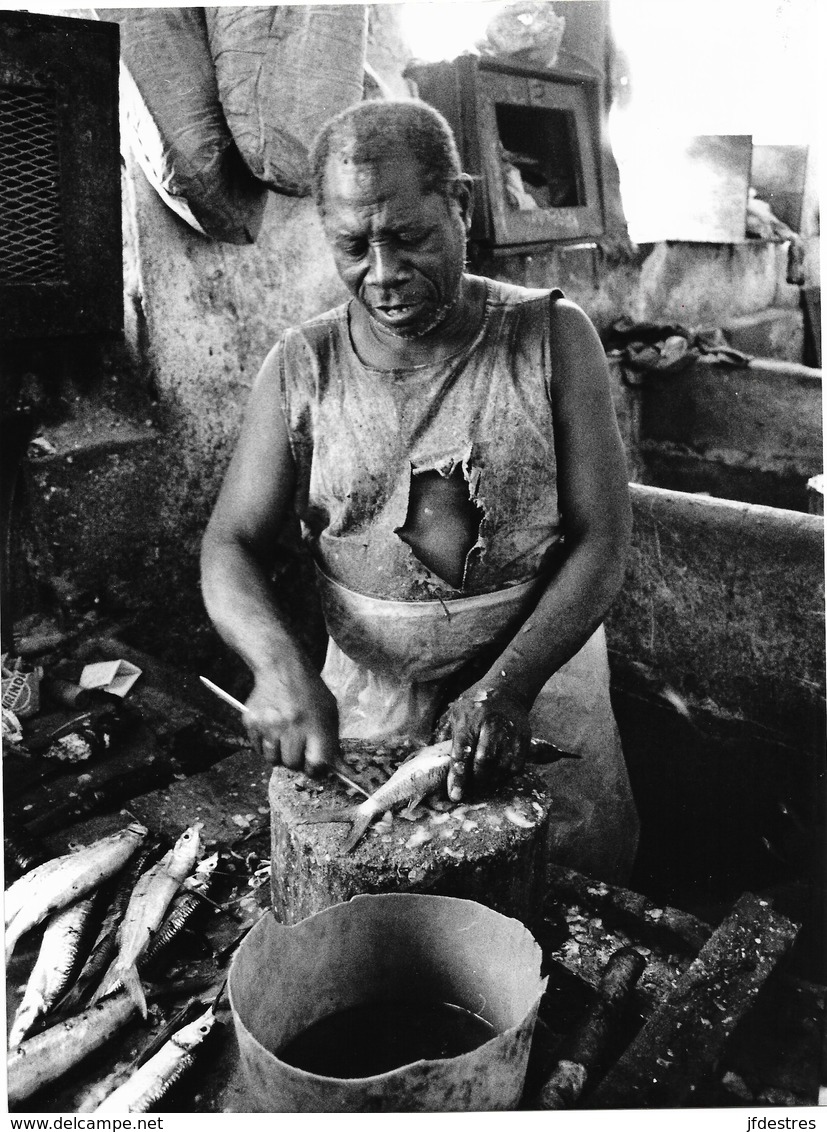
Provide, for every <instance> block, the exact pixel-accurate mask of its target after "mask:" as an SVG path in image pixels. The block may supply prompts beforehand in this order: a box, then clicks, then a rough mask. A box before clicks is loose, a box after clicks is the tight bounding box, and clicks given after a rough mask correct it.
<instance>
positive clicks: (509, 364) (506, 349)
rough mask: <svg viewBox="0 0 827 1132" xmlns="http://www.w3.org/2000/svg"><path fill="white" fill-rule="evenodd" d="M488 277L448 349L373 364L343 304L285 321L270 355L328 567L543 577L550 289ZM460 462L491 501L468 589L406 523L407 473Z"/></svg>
mask: <svg viewBox="0 0 827 1132" xmlns="http://www.w3.org/2000/svg"><path fill="white" fill-rule="evenodd" d="M483 283H484V286H485V287H486V290H487V300H486V305H485V315H484V319H483V324H482V326H481V328H480V330H479V332H478V334H477V335H476V337H475V339H474V340H473V341H472V342H471V344H470V345H468V346H467V347H466V348H464V349H463V350H461V351H460V352H458V353H456V354H454V355H452V356H451V357H449V358H447V359H444V360H442V361H440V362H437V363H434V364H427V365H420V366H416V367H413V368H407V369H394V370H377V369H373V368H371V367H369V366H366V365H364V364H363V363H362V362H361V361H360V360H359V358H358V357H357V355H356V353H355V351H354V349H353V346H352V344H351V339H350V332H349V321H348V304H345V305H343V306H340V307H337V308H335V309H334V310H332V311H329V312H327V313H326V314H323V315H320V316H318V317H317V318H315V319H312V320H311V321H310V322H308V323H305V324H304V325H303V326H301V327H298V328H296V329H293V330H288V331H287V332H286V333H285V335H284V337H283V338H282V340H281V341H280V342H279V344H278V345H277V346H276V347H275V348H274V350H273V351H272V352H271V354H270V357H269V358H268V359H267V362H266V363H265V364H266V365H267V366H276V367H277V370H278V379H279V387H280V390H281V398H282V405H283V410H284V416H285V420H286V423H287V428H288V432H289V436H290V444H291V449H292V455H293V460H294V464H295V499H294V506H295V510H296V513H297V514H298V517H299V519H300V520H301V523H302V528H303V532H304V534H305V537H306V538H307V539H308V541H309V543H310V545H311V548H312V551H313V554H314V557H315V559H316V562H317V564H318V565H319V567H320V568H321V570H322V571H323V572H324V573H325V574H326V575H327V576H328V577H330V578H332V579H333V580H334V581H337V582H339V583H341V584H342V585H344V586H346V587H348V588H350V589H352V590H354V591H356V592H358V593H361V594H365V595H368V596H373V597H378V598H384V599H390V600H397V601H422V600H433V599H440V598H445V599H449V598H457V597H459V596H469V595H475V594H484V593H490V592H492V591H495V590H499V589H503V588H504V587H508V586H513V585H517V584H519V583H521V582H524V581H526V580H528V579H531V578H534V577H536V576H537V575H538V574H539V573H541V571H542V569H543V564H544V562H545V560H546V557H547V556H548V554H549V552H550V550H551V549H552V547H553V546H554V545H555V544H556V543H557V542H559V541H560V537H561V524H560V515H559V512H558V503H557V475H556V464H555V456H554V435H553V415H552V402H551V397H550V394H549V386H548V375H549V373H550V370H551V358H550V343H549V302H550V296H549V292H547V291H538V290H528V289H526V288H522V287H516V286H512V285H510V284H505V283H499V282H495V281H493V280H488V279H486V280H484V281H483ZM556 294H557V295H559V292H556ZM457 467H461V468H462V471H463V474H464V476H465V479H466V481H467V483H468V489H469V494H470V498H471V500H472V501H473V502H474V503H476V504H477V506H478V508H479V510H480V513H481V522H480V527H479V534H478V538H477V541H476V543H475V544H474V545H473V547H472V548H471V550H470V551H469V553H468V555H467V558H466V561H465V570H464V575H463V579H462V583H461V587H460V588H459V589H456V588H454V587H452V586H451V585H450V584H449V583H448V582H447V581H445V580H444V579H442V578H440V577H439V576H437V575H436V574H435V573H433V572H432V571H431V570H430V569H428V567H426V566H425V565H424V564H423V563H422V562H420V561H419V559H418V558H417V557H416V555H415V554H414V552H413V550H412V549H411V547H410V546H409V545H408V544H407V543H406V542H405V541H404V540H403V539H402V538H400V536H399V534H398V532H399V530H400V529H401V528H403V526H404V524H405V521H406V516H407V513H408V503H409V493H410V486H411V477H412V476H413V475H416V473H417V472H425V471H438V472H441V473H442V474H443V475H449V474H450V473H451V472H452V471H453V470H454V469H456V468H457Z"/></svg>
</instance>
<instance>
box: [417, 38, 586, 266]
mask: <svg viewBox="0 0 827 1132" xmlns="http://www.w3.org/2000/svg"><path fill="white" fill-rule="evenodd" d="M406 73H407V74H408V75H409V76H410V77H411V78H413V79H414V80H415V82H416V84H417V86H418V89H419V94H420V97H421V98H423V99H424V100H425V101H426V102H429V103H431V105H432V106H435V107H436V108H437V109H438V110H440V111H441V112H442V113H443V114H444V115H445V117H446V118H447V120H448V122H449V123H450V125H451V127H452V129H453V131H454V134H455V136H456V139H457V144H458V146H459V148H460V155H461V157H462V161H463V165H464V168H465V170H466V172H468V173H470V174H472V175H473V176H474V177H475V178H477V193H476V201H475V210H474V218H473V221H472V227H471V238H472V239H474V240H478V241H480V242H482V243H485V244H488V245H490V246H492V247H493V248H495V249H496V248H498V247H504V248H505V247H507V248H510V249H512V250H513V249H516V248H518V247H521V246H526V245H527V246H533V245H537V244H546V243H572V242H582V241H584V240H594V239H597V238H598V237H600V236H601V235H602V234H603V233H604V231H605V217H604V204H603V186H602V176H601V171H600V129H601V118H600V84H599V82H598V81H597V80H596V79H591V78H588V77H586V76H580V75H570V74H565V73H563V72H559V71H553V70H534V69H531V68H527V67H523V66H519V65H516V64H511V63H503V62H500V61H499V60H495V59H487V58H483V57H480V56H476V55H463V56H460V57H459V58H457V59H454V60H453V61H452V62H448V63H433V64H422V65H413V66H411V67H409V68H408V71H407V72H406ZM513 169H516V170H517V171H518V173H519V177H518V178H516V179H515V180H516V185H517V191H518V192H519V190H520V185H521V183H522V187H523V188H524V190H525V196H524V197H523V199H524V201H525V205H524V206H523V207H520V206H519V205H517V204H515V195H514V192H513V187H512V188H510V186H509V183H508V179H509V178H510V177H513V173H512V170H513ZM532 182H533V183H532ZM526 205H527V206H526Z"/></svg>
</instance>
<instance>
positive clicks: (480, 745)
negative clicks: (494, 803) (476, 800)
mask: <svg viewBox="0 0 827 1132" xmlns="http://www.w3.org/2000/svg"><path fill="white" fill-rule="evenodd" d="M507 742H508V728H507V726H506V724H505V723H503V721H502V720H500V719H486V721H485V722H484V723H483V725H482V727H481V728H480V737H479V739H478V740H477V750H476V754H475V755H474V785H475V786H476V787H478V788H479V789H481V790H482V789H484V788H485V787H486V786H487V785H488V784H489V783H490V782H491V780H492V779H493V777H494V771H495V770H496V768H497V767H498V766H499V764H500V759H501V752H502V751H503V750H505V747H506V744H507Z"/></svg>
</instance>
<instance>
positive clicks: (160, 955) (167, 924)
mask: <svg viewBox="0 0 827 1132" xmlns="http://www.w3.org/2000/svg"><path fill="white" fill-rule="evenodd" d="M217 865H218V854H217V853H213V855H212V856H211V857H206V858H205V859H204V860H203V861H202V862H201V864H200V865H199V866H198V868H197V869H196V870H195V872H194V873H193V874H192V876H191V877H187V879H186V880H185V881H184V883H183V884H182V886H181V888H182V889H183V891H182V892H179V893H178V894H177V895H176V896H175V898H174V899H173V901H172V903H171V904H170V906H169V911H168V912H167V915H166V917H165V919H164V922H163V923H162V924H161V926H160V928H159V929H158V931H157V932H156V933H155V935H154V936H153V937H152V942H151V943H150V944H149V946H148V947H147V949H146V951H145V952H144V954H143V955H142V956H141V958H140V959H139V960H138V970H139V971H141V972H143V971H150V970H152V968H153V967H156V968H157V967H158V965H159V963H160V962H161V961H162V960H163V959H164V958H165V957H166V955H167V953H168V952H169V950H170V948H171V947H172V946H173V944H174V943H175V941H176V940H177V939H178V938H179V937H180V936H181V933H182V932H183V931H184V929H185V928H188V927H191V926H192V924H193V923H194V921H195V918H196V917H197V916H198V915H199V914H201V913H202V912H203V911H204V909H205V908H208V907H209V904H208V902H207V901H206V900H205V899H204V897H205V896H206V895H207V894H208V892H209V890H210V886H211V884H212V879H213V874H214V873H215V869H216V866H217Z"/></svg>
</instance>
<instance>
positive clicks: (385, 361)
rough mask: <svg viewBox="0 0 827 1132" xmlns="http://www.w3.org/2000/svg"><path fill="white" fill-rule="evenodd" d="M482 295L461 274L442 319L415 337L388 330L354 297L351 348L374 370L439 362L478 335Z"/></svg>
mask: <svg viewBox="0 0 827 1132" xmlns="http://www.w3.org/2000/svg"><path fill="white" fill-rule="evenodd" d="M485 297H486V291H485V286H484V284H483V283H482V282H481V281H479V280H477V279H474V278H471V277H469V276H467V275H464V276H463V277H462V281H461V283H460V290H459V296H458V298H457V301H456V303H454V305H453V306H452V307H451V309H450V310H449V311H448V313H447V314H446V316H445V318H444V319H443V321H442V322H440V323H439V325H438V326H435V327H434V328H433V330H429V331H428V332H427V333H426V334H423V335H421V336H420V337H417V338H403V337H401V336H400V335H395V334H392V333H390V332H389V331H388V330H386V329H385V328H384V327H382V326H380V325H379V324H378V323H377V322H375V321H374V319H372V318H371V317H370V315H369V314H368V312H367V311H366V310H365V308H364V307H363V306H362V305H361V304H360V303H359V301H358V300H354V301H353V302H352V303H351V306H350V333H351V339H352V341H353V346H354V349H355V350H356V353H357V354H358V356H359V358H360V360H361V361H362V362H363V363H364V364H365V365H367V366H371V367H373V368H376V369H388V370H390V369H410V368H412V367H414V366H419V365H427V364H429V363H432V362H440V361H443V360H444V359H445V358H448V357H450V356H451V355H452V354H456V353H458V352H459V351H460V350H462V349H463V347H465V346H467V345H469V344H470V343H471V342H472V341H473V340H474V338H475V337H476V335H477V334H478V332H479V329H480V327H481V326H482V322H483V318H484V316H485Z"/></svg>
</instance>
